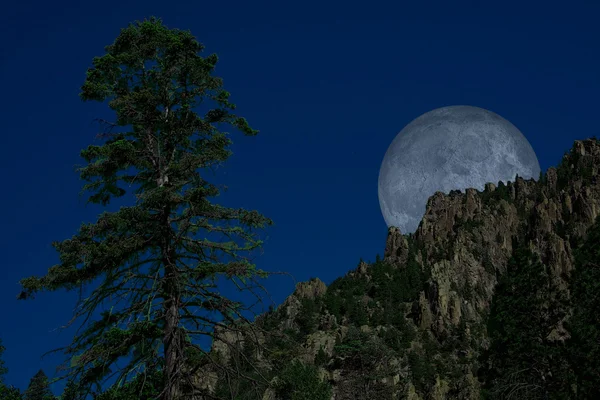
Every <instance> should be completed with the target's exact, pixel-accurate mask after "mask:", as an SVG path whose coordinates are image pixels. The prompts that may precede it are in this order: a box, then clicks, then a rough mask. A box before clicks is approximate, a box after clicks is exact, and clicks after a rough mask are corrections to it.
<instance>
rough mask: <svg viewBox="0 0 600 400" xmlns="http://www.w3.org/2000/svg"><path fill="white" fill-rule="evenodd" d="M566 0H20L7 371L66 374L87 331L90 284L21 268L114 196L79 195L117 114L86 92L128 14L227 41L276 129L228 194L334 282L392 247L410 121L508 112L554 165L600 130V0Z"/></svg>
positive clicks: (13, 53) (246, 149)
mask: <svg viewBox="0 0 600 400" xmlns="http://www.w3.org/2000/svg"><path fill="white" fill-rule="evenodd" d="M401 3H411V4H422V6H400V5H397V4H401ZM450 3H451V4H450ZM587 3H588V4H591V3H592V2H587ZM391 4H395V5H391ZM456 4H461V5H460V6H456ZM484 4H485V5H484ZM492 4H493V5H492ZM519 4H525V6H523V5H519ZM566 4H567V3H565V2H562V3H560V2H533V1H527V2H524V1H520V2H514V3H511V2H507V1H502V2H460V3H459V2H447V1H433V2H431V1H430V2H417V1H414V2H392V1H389V2H386V3H379V2H375V1H369V2H366V3H365V2H357V3H356V4H354V3H353V2H347V1H345V2H339V1H329V2H327V1H319V2H312V1H301V2H288V1H278V2H269V3H267V2H255V1H252V2H250V1H227V2H219V1H213V2H200V1H194V2H192V1H189V2H163V1H160V2H159V1H125V0H120V1H118V2H117V1H112V0H111V1H103V2H101V3H98V2H83V1H81V2H72V1H63V2H61V4H60V6H57V3H55V2H46V1H18V2H12V3H10V4H9V5H4V6H3V8H2V9H1V10H0V27H1V28H0V30H1V33H2V35H1V37H2V39H1V40H2V41H1V42H0V88H2V91H3V96H1V97H0V110H1V114H0V116H1V118H2V127H1V129H2V132H3V135H2V145H1V146H0V170H1V171H2V173H1V174H0V176H1V177H2V189H1V190H2V193H1V196H0V209H1V210H2V218H1V224H2V230H1V232H0V235H1V237H0V254H2V267H1V270H0V271H1V272H0V278H1V281H0V304H2V309H3V313H2V319H1V320H0V321H1V322H0V337H1V338H2V339H3V341H4V345H5V346H6V347H7V351H6V353H5V360H6V362H7V364H8V365H7V366H8V367H9V369H10V372H9V374H8V376H7V379H6V380H7V382H8V383H12V384H14V385H16V386H18V387H20V388H25V387H26V386H27V384H28V382H29V379H30V378H31V376H33V374H34V373H35V372H36V371H37V370H38V369H39V368H44V370H45V371H46V373H47V374H48V375H49V376H53V374H54V368H55V367H56V365H57V363H58V361H59V360H60V359H61V356H49V357H47V358H45V359H44V360H40V356H41V355H42V353H44V352H45V351H48V350H51V349H53V348H56V347H58V346H61V345H66V344H67V343H68V342H69V341H70V339H71V338H72V334H73V330H72V329H71V330H67V331H66V332H62V333H61V332H59V330H56V329H57V328H59V327H60V326H62V325H64V324H65V323H67V322H68V320H69V319H70V317H71V315H72V314H71V313H72V309H73V306H74V296H73V295H71V294H65V293H62V292H58V293H47V294H42V295H39V296H38V297H37V298H36V299H35V300H31V301H26V302H23V301H19V302H18V301H17V300H16V298H15V296H16V295H17V293H18V292H19V286H18V284H17V282H18V280H19V279H21V278H22V277H25V276H29V275H34V274H43V273H45V271H46V269H47V268H48V267H50V266H52V265H54V264H56V263H57V262H58V257H57V253H56V252H55V250H54V249H53V248H52V247H51V246H50V243H51V242H52V241H62V240H64V239H67V238H69V237H71V236H72V235H74V234H75V233H76V231H77V229H78V227H79V226H80V225H81V223H82V222H93V221H95V219H96V216H97V215H98V214H99V213H100V212H101V211H102V209H101V208H100V207H98V206H87V207H86V206H85V198H83V197H82V198H80V197H79V196H78V193H79V191H80V189H81V187H82V182H81V181H80V180H79V176H78V175H77V173H75V172H74V170H73V166H74V165H75V164H78V163H82V162H83V161H82V159H80V158H79V152H80V150H81V149H82V148H84V147H86V146H87V145H89V144H91V143H93V142H94V136H95V134H96V133H97V132H98V131H99V127H98V126H97V125H96V124H94V123H93V122H92V121H93V119H94V118H96V117H104V118H107V119H111V117H112V113H111V111H110V110H109V109H108V107H107V105H106V104H99V103H83V102H81V101H80V100H79V98H78V93H79V88H80V86H81V84H82V83H83V81H84V79H85V71H86V69H87V68H88V67H89V66H91V61H92V58H93V57H94V56H100V55H102V54H104V46H106V45H108V44H110V43H112V41H113V40H114V39H115V38H116V37H117V35H118V34H119V30H120V29H121V28H123V27H125V26H127V24H128V23H129V22H132V21H134V20H139V19H143V18H144V17H147V16H151V15H155V16H158V17H161V18H162V19H163V21H164V23H165V24H166V25H167V26H169V27H171V28H180V29H190V30H191V32H192V33H193V34H194V35H195V36H196V37H197V38H198V40H199V41H200V42H202V43H203V44H204V45H205V46H206V54H209V53H213V52H214V53H217V54H218V55H219V57H220V62H219V64H218V66H217V70H216V73H217V75H219V76H221V77H223V79H224V83H225V88H226V89H227V90H229V91H230V92H231V93H232V101H233V102H234V103H236V104H237V105H238V109H237V111H238V112H239V114H240V115H243V116H245V117H246V118H247V119H248V120H249V122H250V123H251V125H252V126H253V127H254V128H255V129H259V130H260V131H261V132H260V134H259V136H257V137H254V138H247V137H243V136H241V135H233V137H232V138H233V140H234V142H235V144H234V146H233V151H234V155H233V157H232V158H231V159H230V161H229V163H228V164H227V166H226V168H223V169H221V170H219V173H218V174H217V175H216V176H215V177H214V178H213V182H215V183H222V184H226V185H228V186H229V191H228V192H227V193H225V194H224V195H223V196H222V197H221V200H222V201H223V202H224V203H225V205H228V206H236V207H237V206H243V207H246V208H253V209H257V210H259V211H261V212H263V213H264V214H266V215H267V216H269V217H271V218H272V219H273V220H274V221H275V224H276V225H275V226H274V227H272V228H271V229H269V230H268V231H267V232H266V235H268V237H269V238H268V241H267V243H266V245H265V248H264V255H263V256H262V257H260V258H259V259H258V266H259V267H261V268H263V269H266V270H269V271H275V270H283V271H289V272H291V273H292V274H294V276H295V277H296V279H297V280H298V281H303V280H307V279H309V278H310V277H311V276H318V277H320V278H321V279H322V280H324V281H325V282H327V283H329V282H331V281H332V280H333V279H334V278H336V277H338V276H341V275H344V274H345V273H346V272H347V271H348V270H350V269H352V268H354V267H355V266H356V265H357V263H358V261H359V258H360V257H363V258H365V259H366V260H372V259H374V258H375V255H376V254H377V253H383V248H384V245H385V237H386V232H387V229H386V225H385V223H384V220H383V218H382V216H381V212H380V209H379V202H378V199H377V177H378V171H379V166H380V163H381V161H382V159H383V155H384V153H385V151H386V149H387V147H388V145H389V144H390V143H391V141H392V139H393V138H394V137H395V135H396V134H397V133H398V132H399V131H400V130H401V129H402V128H403V127H404V126H405V125H406V124H407V123H409V122H410V121H411V120H413V119H414V118H416V117H418V116H419V115H421V114H423V113H425V112H427V111H430V110H432V109H434V108H437V107H441V106H447V105H456V104H467V105H473V106H478V107H482V108H485V109H488V110H491V111H494V112H496V113H498V114H499V115H501V116H502V117H504V118H506V119H508V120H509V121H511V122H512V123H513V124H514V125H515V126H517V127H518V128H519V129H520V130H521V132H523V134H524V135H525V136H526V137H527V138H528V139H529V141H530V143H531V145H532V146H533V148H534V150H535V151H536V153H537V156H538V159H539V161H540V165H541V167H542V170H546V169H547V168H548V167H549V166H551V165H555V164H557V163H558V161H559V160H560V159H561V157H562V155H563V154H564V152H565V151H566V150H568V149H569V148H570V147H571V145H572V144H573V141H574V140H575V139H584V138H586V137H590V136H592V135H598V134H599V132H598V128H597V124H598V119H597V117H598V93H599V92H600V80H599V79H598V73H599V71H600V58H599V57H600V51H599V50H600V48H599V47H600V46H599V45H598V38H599V37H600V32H599V31H600V24H598V23H597V22H598V16H599V15H600V3H597V2H596V5H593V6H592V5H584V3H583V2H582V3H580V5H575V6H574V5H572V4H577V2H569V4H571V5H569V6H567V5H566ZM559 5H561V8H557V7H558V6H559ZM527 7H530V8H527ZM118 205H119V204H118V203H117V204H115V205H113V206H111V207H110V209H112V210H114V209H116V207H117V206H118ZM266 287H267V289H268V290H269V291H270V292H271V294H272V296H273V299H274V301H275V302H276V303H280V302H281V301H282V300H283V299H285V297H286V296H288V295H289V294H290V293H291V292H292V291H293V288H294V282H293V280H292V279H290V278H289V277H272V278H270V279H269V280H267V282H266ZM57 389H58V387H57ZM56 392H57V393H58V392H59V391H58V390H56Z"/></svg>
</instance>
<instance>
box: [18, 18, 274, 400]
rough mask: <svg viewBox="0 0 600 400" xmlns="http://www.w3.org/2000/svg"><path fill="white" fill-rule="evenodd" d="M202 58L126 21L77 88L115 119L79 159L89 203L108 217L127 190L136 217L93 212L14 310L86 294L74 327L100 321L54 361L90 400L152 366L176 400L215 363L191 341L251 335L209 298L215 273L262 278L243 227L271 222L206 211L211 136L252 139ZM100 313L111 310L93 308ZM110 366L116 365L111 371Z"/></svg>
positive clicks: (255, 241) (234, 314)
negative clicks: (110, 383)
mask: <svg viewBox="0 0 600 400" xmlns="http://www.w3.org/2000/svg"><path fill="white" fill-rule="evenodd" d="M202 49H203V46H202V45H201V44H200V43H199V42H197V41H196V39H195V38H194V37H193V36H192V35H191V33H189V32H187V31H180V30H176V29H168V28H167V27H165V26H164V25H163V24H162V21H160V20H159V19H156V18H154V17H153V18H151V19H149V20H145V21H143V22H136V23H134V24H131V25H129V27H127V28H126V29H123V30H121V33H120V35H119V36H118V37H117V38H116V40H115V42H114V43H113V44H112V45H110V46H107V47H106V54H105V55H104V56H102V57H96V58H94V60H93V68H90V69H89V70H88V71H87V78H86V80H85V83H84V84H83V86H82V92H81V94H80V96H81V98H82V99H83V100H84V101H87V100H95V101H105V100H110V101H109V103H108V104H109V106H110V108H111V109H112V110H113V111H115V113H116V121H115V122H107V121H103V123H105V124H107V125H108V126H109V127H110V129H111V132H109V133H105V134H103V135H101V137H100V139H101V140H103V144H102V145H91V146H89V147H87V148H86V149H84V150H83V151H82V153H81V155H82V157H83V158H84V159H85V160H86V161H87V163H88V164H87V165H86V166H83V167H80V168H79V169H78V171H79V172H80V173H81V178H82V179H83V180H85V181H87V182H88V183H87V184H86V185H85V186H84V191H89V192H91V193H92V194H91V196H90V197H89V201H88V202H91V203H96V204H102V205H103V206H106V205H107V204H109V202H110V201H111V200H112V199H115V198H119V197H123V196H125V195H126V194H127V193H128V192H127V190H130V189H129V188H131V187H134V188H135V189H131V190H133V192H132V193H134V194H135V205H133V206H129V207H121V208H120V209H119V210H118V211H116V212H104V213H103V214H101V215H100V216H99V218H98V220H97V222H95V223H91V224H88V223H86V224H83V225H82V226H81V227H80V229H79V232H78V233H77V234H76V235H75V236H73V237H72V238H70V239H67V240H65V241H63V242H55V243H53V246H54V247H55V248H56V249H57V251H58V252H59V255H60V263H59V264H58V265H56V266H53V267H52V268H50V269H49V270H48V273H47V274H46V275H45V276H42V277H29V278H25V279H23V280H22V281H21V285H22V287H23V291H22V292H21V295H20V296H19V298H21V299H26V298H30V297H32V296H33V295H34V294H35V293H37V292H40V291H54V290H58V289H66V290H72V289H83V288H88V287H92V288H93V290H92V291H91V294H90V295H89V296H87V297H85V298H83V297H84V296H82V299H81V300H80V304H79V305H78V308H77V309H78V312H77V317H80V318H81V319H83V320H84V323H86V321H88V318H90V320H92V318H93V315H97V314H96V313H97V312H98V311H100V312H101V318H99V319H96V320H95V321H94V322H93V323H86V325H85V326H84V327H82V328H83V330H82V331H81V333H79V334H78V335H77V336H76V337H75V338H74V340H73V342H72V343H71V345H70V346H69V347H67V348H66V349H65V353H66V355H67V357H68V360H69V361H70V366H67V367H66V368H67V371H68V372H67V375H68V376H69V377H70V378H72V379H76V380H77V381H78V382H79V385H80V387H81V388H84V389H85V390H87V391H88V392H90V391H94V390H95V391H96V392H98V391H101V389H100V388H101V386H100V384H101V383H102V382H105V380H106V379H107V378H108V377H109V376H111V375H112V374H113V373H115V374H116V378H117V385H122V384H124V383H125V382H129V381H131V380H132V379H133V377H135V376H136V375H138V374H139V373H140V372H139V371H140V370H144V368H150V369H152V368H155V367H157V366H158V365H160V367H158V368H159V370H160V371H161V373H162V374H163V379H164V386H165V387H164V390H163V392H162V394H161V398H162V399H164V400H173V399H175V398H180V394H182V393H184V390H188V389H189V388H190V386H193V382H194V379H193V377H194V376H196V375H197V374H198V370H199V369H200V368H203V370H204V367H205V366H206V364H207V363H213V364H214V362H213V359H212V355H211V354H208V353H207V352H205V351H204V350H203V349H202V348H201V347H200V346H199V345H197V344H195V342H194V341H192V340H191V338H198V337H199V336H202V335H204V336H212V335H214V337H216V338H218V337H219V333H218V332H217V331H215V330H214V328H215V326H219V328H221V329H220V330H219V332H225V333H226V332H227V330H228V329H236V327H237V326H238V325H239V324H237V323H236V321H237V322H239V321H242V322H243V323H244V324H245V326H248V324H249V320H248V319H247V318H245V317H244V315H243V314H242V312H243V311H244V310H247V308H245V307H243V304H242V303H240V302H235V301H233V300H231V299H228V298H226V297H224V296H222V295H221V294H220V293H219V292H218V291H217V290H216V288H217V284H216V282H217V281H216V279H217V277H218V275H224V276H225V277H226V278H227V279H229V280H231V281H233V282H234V283H235V284H236V285H237V286H238V287H239V288H240V290H242V289H247V288H248V287H249V286H248V280H255V279H256V278H259V277H260V278H264V277H266V276H267V275H268V273H266V272H264V271H262V270H258V269H256V267H255V265H254V264H253V263H252V260H251V259H250V256H251V252H252V251H253V250H255V249H257V248H259V247H260V246H261V244H262V242H261V241H260V240H259V238H258V236H257V233H256V231H255V229H257V228H263V227H265V226H267V225H271V224H272V222H271V220H269V219H267V218H265V217H264V216H262V215H261V214H259V213H258V212H256V211H247V210H244V209H233V208H226V207H223V206H220V205H218V204H215V203H213V202H212V201H211V199H212V198H214V197H216V196H218V195H219V193H220V190H219V188H218V187H217V186H215V185H214V184H211V183H209V182H208V181H207V180H206V176H207V175H208V172H210V170H211V169H213V168H214V167H216V166H218V165H219V164H221V163H222V162H224V161H226V160H227V159H228V158H229V156H230V155H231V151H230V150H229V145H230V144H231V140H230V139H229V137H228V135H229V134H228V133H226V132H221V131H220V130H219V129H218V127H220V126H221V125H226V124H228V125H231V126H233V127H235V128H237V129H238V130H240V131H241V132H242V133H244V134H245V135H249V136H253V135H256V134H257V132H258V131H255V130H253V129H251V128H250V126H249V125H248V123H247V122H246V120H245V119H244V118H240V117H237V116H236V115H234V114H232V113H231V110H233V109H234V108H235V106H234V105H233V104H232V103H230V102H229V100H228V99H229V96H230V95H229V93H228V92H227V91H225V90H224V89H223V88H222V80H221V79H220V78H217V77H214V76H212V75H211V74H212V71H213V69H214V67H215V64H216V62H217V56H216V55H214V54H213V55H209V56H208V57H205V58H203V57H201V56H200V55H199V54H198V53H199V52H201V51H202ZM200 105H208V106H209V108H208V109H207V111H206V113H205V114H204V115H203V116H200V115H198V114H196V113H195V112H194V111H192V109H194V108H195V107H199V106H200ZM211 107H212V108H211ZM113 128H114V129H117V130H120V131H119V132H112V129H113ZM126 188H127V190H126ZM93 283H97V285H96V286H91V285H92V284H93ZM253 293H254V292H253ZM116 300H118V302H116ZM105 302H106V303H107V304H112V307H111V308H110V309H107V308H103V306H102V305H103V304H104V303H105ZM199 311H202V312H199ZM217 317H218V318H217ZM221 317H222V318H224V319H225V321H224V323H223V322H221V320H222V318H221ZM249 329H256V328H255V327H251V326H249ZM213 331H214V332H213ZM120 359H125V360H127V361H128V362H127V364H126V366H125V367H121V369H119V370H117V371H112V370H111V367H112V368H114V367H116V362H117V361H118V360H120ZM192 361H193V362H192ZM221 371H223V369H222V368H221ZM229 372H230V373H235V371H229ZM265 379H266V378H265ZM94 388H95V389H94ZM192 389H193V390H196V389H197V388H192ZM190 390H191V389H190ZM198 390H199V389H198Z"/></svg>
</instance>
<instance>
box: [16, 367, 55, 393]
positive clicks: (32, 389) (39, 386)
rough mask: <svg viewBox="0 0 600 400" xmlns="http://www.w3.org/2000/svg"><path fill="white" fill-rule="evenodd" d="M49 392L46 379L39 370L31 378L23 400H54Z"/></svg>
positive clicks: (48, 384)
mask: <svg viewBox="0 0 600 400" xmlns="http://www.w3.org/2000/svg"><path fill="white" fill-rule="evenodd" d="M55 399H56V398H55V397H54V395H53V394H52V391H51V390H50V383H49V382H48V377H47V376H46V374H45V373H44V371H42V370H41V369H40V370H39V371H38V372H37V373H36V374H35V375H34V376H33V378H31V380H30V381H29V386H28V387H27V390H25V393H24V395H23V400H55Z"/></svg>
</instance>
